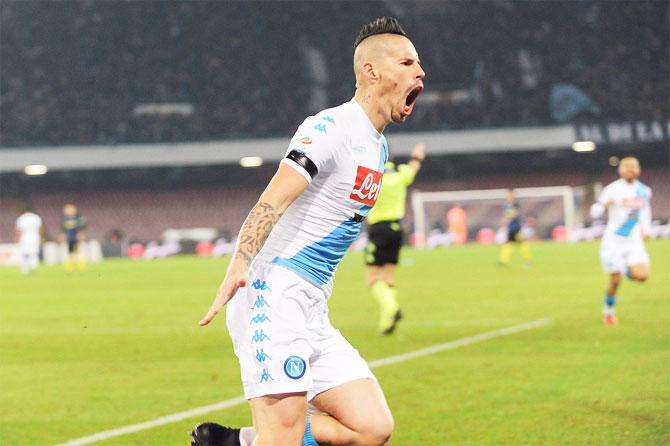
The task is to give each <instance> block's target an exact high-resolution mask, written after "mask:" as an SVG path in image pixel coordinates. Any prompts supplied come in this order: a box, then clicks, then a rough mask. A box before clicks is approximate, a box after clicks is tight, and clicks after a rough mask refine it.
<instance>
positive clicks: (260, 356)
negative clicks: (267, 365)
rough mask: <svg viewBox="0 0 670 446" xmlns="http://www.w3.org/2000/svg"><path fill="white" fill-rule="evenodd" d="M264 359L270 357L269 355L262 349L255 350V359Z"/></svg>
mask: <svg viewBox="0 0 670 446" xmlns="http://www.w3.org/2000/svg"><path fill="white" fill-rule="evenodd" d="M266 359H272V358H270V356H269V355H268V354H267V353H265V351H263V349H260V350H256V361H258V362H265V360H266Z"/></svg>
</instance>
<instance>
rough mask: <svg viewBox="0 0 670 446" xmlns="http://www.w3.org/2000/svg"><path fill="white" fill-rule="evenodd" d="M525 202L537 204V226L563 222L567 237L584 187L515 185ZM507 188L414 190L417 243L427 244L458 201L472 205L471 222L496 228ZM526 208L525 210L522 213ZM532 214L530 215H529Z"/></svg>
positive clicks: (582, 196) (533, 205)
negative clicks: (434, 230) (429, 236)
mask: <svg viewBox="0 0 670 446" xmlns="http://www.w3.org/2000/svg"><path fill="white" fill-rule="evenodd" d="M514 193H515V195H516V198H517V199H518V200H519V201H520V202H521V205H522V206H531V207H532V208H534V211H533V214H534V215H533V216H534V217H535V218H536V220H537V223H538V226H539V225H540V224H542V225H543V226H547V227H551V226H552V225H559V224H560V225H563V226H564V227H565V230H566V232H567V236H568V240H571V239H570V235H571V233H572V231H573V230H574V228H575V225H576V223H577V221H576V220H577V218H578V216H577V215H576V212H575V209H579V207H580V205H581V201H583V198H584V190H583V188H573V187H570V186H548V187H523V188H517V189H514ZM506 195H507V189H483V190H460V191H436V192H422V191H414V192H413V193H412V214H413V219H414V235H415V239H416V246H417V247H424V246H425V243H426V237H427V236H428V233H429V232H430V228H432V227H433V226H435V224H436V222H439V221H443V220H444V217H445V216H446V213H447V211H448V209H449V208H450V207H451V206H452V205H454V204H456V203H458V204H460V205H462V206H464V207H466V208H468V209H469V211H468V226H471V227H477V226H479V225H483V224H485V225H486V226H488V227H489V228H496V227H497V226H498V224H499V223H498V222H499V220H500V217H501V215H502V209H503V207H504V203H505V196H506ZM523 213H524V210H522V214H523ZM526 216H529V215H526Z"/></svg>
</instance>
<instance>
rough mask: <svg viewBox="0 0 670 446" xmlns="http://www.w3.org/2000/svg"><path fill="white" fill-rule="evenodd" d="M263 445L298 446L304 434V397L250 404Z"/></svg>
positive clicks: (269, 397)
mask: <svg viewBox="0 0 670 446" xmlns="http://www.w3.org/2000/svg"><path fill="white" fill-rule="evenodd" d="M249 406H250V407H251V415H252V417H253V421H254V427H255V428H256V435H257V442H255V443H254V444H257V443H258V444H260V445H270V444H272V445H278V446H283V445H287V444H295V445H299V444H300V442H301V440H302V437H303V435H304V434H305V418H306V416H307V398H306V397H305V393H304V392H301V393H286V394H278V395H266V396H262V397H258V398H252V399H250V400H249Z"/></svg>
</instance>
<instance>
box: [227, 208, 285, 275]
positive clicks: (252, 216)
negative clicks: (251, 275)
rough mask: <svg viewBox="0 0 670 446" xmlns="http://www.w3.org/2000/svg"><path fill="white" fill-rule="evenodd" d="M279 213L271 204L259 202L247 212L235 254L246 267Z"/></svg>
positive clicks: (263, 241) (260, 246)
mask: <svg viewBox="0 0 670 446" xmlns="http://www.w3.org/2000/svg"><path fill="white" fill-rule="evenodd" d="M279 217H280V215H278V214H277V211H276V210H275V208H274V207H272V205H271V204H268V203H265V202H259V203H257V204H256V206H254V208H253V209H252V210H251V212H249V215H248V216H247V219H246V220H245V221H244V224H243V225H242V229H241V230H240V235H239V237H238V242H237V250H236V252H235V256H238V257H240V258H241V259H242V260H244V263H246V265H247V267H248V266H249V265H251V261H252V260H253V259H254V257H256V254H258V252H259V251H260V250H261V248H262V247H263V243H265V240H266V239H267V238H268V235H270V231H272V228H273V227H274V225H275V223H277V220H279Z"/></svg>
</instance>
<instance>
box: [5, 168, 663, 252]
mask: <svg viewBox="0 0 670 446" xmlns="http://www.w3.org/2000/svg"><path fill="white" fill-rule="evenodd" d="M614 179H615V176H614V175H613V173H611V172H608V173H606V174H603V175H601V176H600V177H598V178H596V179H595V180H596V181H600V182H601V183H602V184H607V183H609V182H610V181H612V180H614ZM643 180H644V181H645V183H646V184H648V185H649V186H651V187H652V189H653V190H654V194H655V195H654V200H653V211H654V217H655V218H657V219H662V220H667V219H668V218H670V184H669V183H668V181H667V170H664V169H659V170H655V169H646V170H645V172H644V177H643ZM590 182H591V178H590V177H589V176H588V175H587V174H585V173H581V172H567V171H561V172H554V173H525V174H519V175H515V176H510V175H507V174H504V173H500V174H498V175H487V176H486V177H476V176H473V177H468V178H464V179H454V180H449V181H445V180H438V179H435V178H430V177H429V178H426V177H421V176H420V177H419V178H418V179H417V182H416V184H415V185H414V188H416V189H419V190H422V191H442V190H469V189H493V188H514V187H539V186H557V185H568V186H582V185H585V184H589V183H590ZM260 192H261V189H260V188H259V187H258V186H245V187H237V188H232V187H228V186H219V187H216V186H208V187H191V188H181V189H179V190H175V191H167V190H164V191H146V190H132V191H102V190H101V191H77V192H58V193H48V192H41V193H38V194H33V195H32V196H31V201H32V203H33V204H34V206H35V209H36V211H37V212H38V213H39V214H40V215H41V216H42V218H43V220H44V225H45V228H46V231H47V235H48V236H49V237H50V238H51V239H55V238H56V237H57V235H58V232H59V228H60V221H61V212H62V206H63V205H64V204H65V203H69V202H73V203H77V205H78V207H79V209H80V211H81V212H82V214H83V215H85V216H86V217H87V219H88V221H89V227H88V228H87V233H88V235H89V236H90V237H91V238H96V239H99V240H105V239H107V238H108V236H109V234H110V233H112V231H115V230H120V231H121V232H122V233H123V234H124V235H125V237H126V238H127V239H129V240H140V241H148V240H160V239H161V237H162V235H163V232H164V231H165V230H167V229H171V228H195V227H211V228H216V229H219V230H220V231H221V233H222V234H225V235H226V236H227V237H228V238H230V237H231V236H233V235H235V232H236V231H237V230H238V228H239V227H240V225H241V223H242V222H243V220H244V218H245V217H246V215H247V213H248V211H249V209H251V207H252V206H253V204H254V202H255V200H256V199H257V198H258V195H259V194H260ZM19 204H20V200H19V199H18V198H6V199H3V200H0V242H11V241H12V238H11V237H12V233H13V226H14V220H15V218H16V216H17V209H18V207H19ZM408 211H409V214H408V216H407V218H406V221H405V225H407V226H408V230H411V223H412V215H411V207H408ZM468 212H469V214H470V217H471V218H472V219H473V220H474V219H475V217H476V219H477V220H480V221H490V222H491V225H492V226H494V227H495V226H496V224H497V221H498V220H499V218H500V212H499V210H498V209H490V208H488V209H482V210H477V209H474V208H469V209H468ZM480 212H488V214H487V215H480V214H479V213H480ZM524 213H525V214H527V215H529V216H533V215H542V216H543V218H544V219H545V220H547V221H560V219H561V204H560V202H542V203H536V204H533V205H532V206H531V207H529V208H526V209H524ZM431 217H432V218H430V220H433V221H439V220H441V219H443V216H441V215H437V214H435V215H433V216H431Z"/></svg>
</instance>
